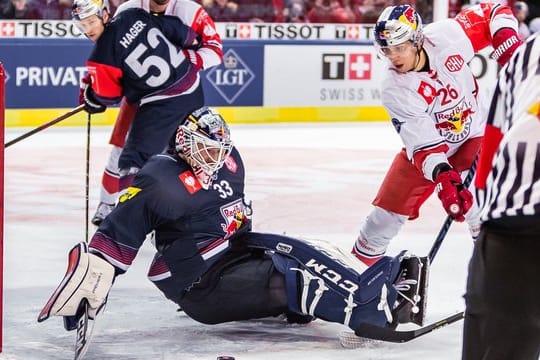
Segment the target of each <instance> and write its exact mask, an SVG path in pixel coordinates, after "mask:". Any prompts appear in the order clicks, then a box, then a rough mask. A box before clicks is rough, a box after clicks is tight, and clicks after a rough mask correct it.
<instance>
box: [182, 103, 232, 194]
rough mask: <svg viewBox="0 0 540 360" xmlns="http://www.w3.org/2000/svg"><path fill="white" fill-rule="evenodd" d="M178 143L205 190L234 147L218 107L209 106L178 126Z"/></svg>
mask: <svg viewBox="0 0 540 360" xmlns="http://www.w3.org/2000/svg"><path fill="white" fill-rule="evenodd" d="M175 145H176V151H177V153H178V155H179V156H180V157H182V158H183V159H185V160H186V161H187V162H188V163H189V164H190V166H191V168H192V169H193V172H194V173H195V175H196V176H197V178H198V179H199V182H200V183H201V185H202V186H203V188H204V189H208V187H209V186H210V184H211V183H212V180H213V177H214V175H215V174H216V173H217V171H218V170H219V169H220V168H221V167H222V166H223V164H224V163H225V160H226V159H227V157H228V156H229V154H230V153H231V150H232V148H233V143H232V141H231V140H230V131H229V127H228V126H227V123H226V122H225V120H224V119H223V117H222V116H221V115H220V114H219V113H218V112H217V111H216V110H213V109H210V108H208V107H206V106H205V107H202V108H200V109H198V110H196V111H194V112H193V113H191V114H190V115H188V117H187V118H186V120H185V121H184V123H183V124H182V125H180V126H179V127H178V130H177V131H176V144H175Z"/></svg>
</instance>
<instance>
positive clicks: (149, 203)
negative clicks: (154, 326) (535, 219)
mask: <svg viewBox="0 0 540 360" xmlns="http://www.w3.org/2000/svg"><path fill="white" fill-rule="evenodd" d="M175 143H176V145H175V147H174V148H173V149H170V150H169V151H168V152H167V153H164V154H160V155H155V156H154V157H152V158H151V159H150V160H149V161H148V162H147V163H146V164H145V165H144V167H143V168H142V169H141V171H139V172H138V174H137V175H136V176H135V179H134V181H133V184H132V186H131V187H129V188H128V189H127V192H126V193H125V194H124V195H123V196H122V197H121V198H120V199H119V203H118V206H117V207H116V208H115V209H114V210H113V211H112V212H111V214H110V215H109V216H107V217H106V218H105V220H104V221H103V222H102V223H101V225H100V226H99V228H98V230H97V231H96V233H95V234H94V235H93V237H92V239H91V241H90V243H89V245H88V247H86V244H85V243H81V244H79V245H77V246H76V247H75V248H73V250H72V251H71V252H70V256H69V266H68V271H67V273H66V276H65V278H64V280H63V281H62V282H61V285H60V286H59V287H58V289H57V290H56V291H55V293H54V294H53V296H52V297H51V299H50V300H49V302H48V303H47V305H46V306H45V308H44V309H43V310H42V312H41V314H40V316H39V320H40V321H43V320H45V319H47V318H48V317H49V316H50V315H51V314H52V315H59V316H65V317H70V318H71V319H70V320H69V321H68V322H67V323H74V321H73V317H75V318H76V317H77V316H78V315H77V309H78V307H79V305H80V304H81V301H82V300H83V299H87V300H88V303H89V304H90V306H91V308H92V309H98V308H99V307H100V306H101V305H102V304H104V303H105V301H106V298H107V294H108V292H109V290H110V288H111V286H112V282H113V279H114V278H115V277H116V276H118V275H120V274H122V273H124V272H125V271H127V270H128V268H129V267H130V265H131V263H132V262H133V260H134V259H135V257H136V255H137V252H138V250H139V249H140V247H141V246H142V244H143V242H144V240H145V237H146V235H147V234H148V233H150V232H152V231H154V236H155V247H156V250H157V252H156V255H155V257H154V260H153V262H152V264H151V265H150V269H149V272H148V277H149V278H150V280H151V281H152V282H153V283H154V284H155V285H156V286H157V287H158V288H159V289H160V290H161V291H162V292H163V294H164V295H165V296H166V297H167V298H168V299H170V300H172V301H173V302H175V303H177V304H178V305H180V306H181V307H182V309H183V310H184V311H185V312H186V314H188V315H189V316H191V317H192V318H193V319H195V320H197V321H200V322H203V323H206V324H216V323H222V322H226V321H236V320H245V319H253V318H261V317H268V316H278V315H281V314H284V315H286V316H287V318H288V320H289V321H293V322H309V321H311V320H312V319H313V318H314V317H318V318H321V319H325V320H327V321H333V322H339V323H342V324H345V325H347V326H349V327H350V328H352V329H357V328H358V327H359V326H360V324H362V323H369V324H373V325H375V326H395V325H397V321H396V319H397V318H400V316H399V315H400V314H398V313H396V309H398V307H399V305H400V304H401V303H402V302H403V301H406V300H405V297H404V296H402V295H400V294H403V290H404V287H403V286H400V285H403V284H405V285H406V287H407V290H408V289H409V288H410V289H412V290H413V291H415V290H417V286H416V285H417V284H418V277H412V278H411V274H416V275H415V276H417V275H418V273H417V272H416V273H415V272H414V271H412V270H413V268H418V267H420V266H421V261H420V259H419V258H418V257H415V256H411V255H409V254H408V253H406V252H402V253H401V254H400V255H399V256H397V257H395V258H391V257H388V256H385V257H383V258H382V259H381V260H379V261H378V262H377V264H375V265H373V266H371V267H369V268H368V267H367V266H366V265H364V264H363V263H361V262H359V261H358V260H356V258H355V257H354V256H353V255H352V254H349V253H348V252H347V251H342V250H341V249H339V248H337V247H335V246H332V245H330V244H329V243H326V242H323V241H306V240H299V239H294V238H290V237H286V236H282V235H276V234H263V233H256V232H253V231H251V220H250V212H251V209H250V207H249V206H247V205H246V201H245V200H244V177H245V170H244V165H243V162H242V159H241V157H240V154H239V153H238V151H237V150H236V148H235V147H234V146H233V144H232V142H231V140H230V136H229V129H228V127H227V125H226V123H225V121H224V120H223V118H222V117H221V116H220V115H219V114H217V113H216V112H215V111H213V110H211V109H208V108H202V109H200V110H197V111H195V112H194V113H193V114H191V115H189V116H188V118H187V119H186V120H185V122H184V123H183V124H182V125H181V126H180V127H179V128H178V130H177V132H176V140H175Z"/></svg>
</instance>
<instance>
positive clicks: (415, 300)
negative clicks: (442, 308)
mask: <svg viewBox="0 0 540 360" xmlns="http://www.w3.org/2000/svg"><path fill="white" fill-rule="evenodd" d="M428 275H429V259H428V258H427V257H419V256H415V255H409V254H406V255H405V256H404V258H403V260H402V261H401V266H400V270H399V274H398V277H397V278H396V281H395V282H394V287H395V289H396V291H397V293H398V298H397V302H396V306H395V307H394V309H393V310H392V315H393V321H392V323H391V325H390V326H391V327H393V328H396V327H397V326H398V324H404V323H409V322H412V323H415V324H418V325H420V326H422V325H423V324H424V316H425V310H426V295H427V287H428Z"/></svg>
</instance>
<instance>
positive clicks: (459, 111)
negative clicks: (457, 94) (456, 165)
mask: <svg viewBox="0 0 540 360" xmlns="http://www.w3.org/2000/svg"><path fill="white" fill-rule="evenodd" d="M471 114H474V111H473V110H472V109H471V107H470V105H469V104H467V103H466V102H465V101H464V100H461V101H460V102H459V104H458V105H456V106H454V107H453V108H452V109H450V110H445V111H442V112H437V113H435V119H436V120H437V123H436V124H435V127H436V128H437V129H438V130H439V131H440V132H441V134H442V135H443V136H444V137H445V139H446V141H448V142H450V143H459V142H461V141H463V139H465V138H466V137H467V136H468V135H469V133H470V129H471V119H470V116H471Z"/></svg>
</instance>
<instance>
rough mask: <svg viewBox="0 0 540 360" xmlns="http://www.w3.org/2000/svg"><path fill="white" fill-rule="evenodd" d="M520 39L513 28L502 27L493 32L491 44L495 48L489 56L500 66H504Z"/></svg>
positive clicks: (519, 43)
mask: <svg viewBox="0 0 540 360" xmlns="http://www.w3.org/2000/svg"><path fill="white" fill-rule="evenodd" d="M521 43H522V41H521V40H520V39H519V35H518V34H517V32H516V31H515V30H514V29H511V28H502V29H500V30H499V31H497V32H496V33H495V35H494V36H493V41H492V42H491V44H492V45H493V48H494V49H495V50H494V51H493V52H492V53H491V55H490V57H491V58H492V59H493V60H496V61H497V62H498V63H499V65H500V66H504V65H505V64H506V63H507V62H508V60H510V57H512V54H513V53H514V51H516V49H517V48H518V47H519V45H521Z"/></svg>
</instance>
